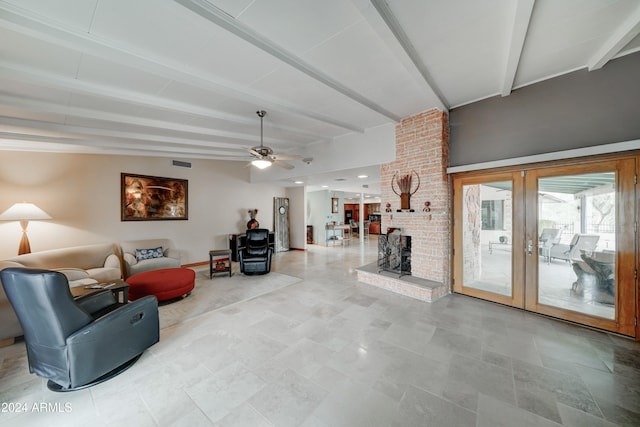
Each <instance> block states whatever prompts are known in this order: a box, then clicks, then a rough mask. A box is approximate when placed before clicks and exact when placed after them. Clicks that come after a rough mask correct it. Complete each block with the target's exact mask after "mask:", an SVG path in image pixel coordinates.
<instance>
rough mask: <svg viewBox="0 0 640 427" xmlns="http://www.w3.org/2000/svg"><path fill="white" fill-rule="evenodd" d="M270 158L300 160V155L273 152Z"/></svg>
mask: <svg viewBox="0 0 640 427" xmlns="http://www.w3.org/2000/svg"><path fill="white" fill-rule="evenodd" d="M271 158H272V159H273V160H302V156H299V155H297V154H274V155H272V156H271Z"/></svg>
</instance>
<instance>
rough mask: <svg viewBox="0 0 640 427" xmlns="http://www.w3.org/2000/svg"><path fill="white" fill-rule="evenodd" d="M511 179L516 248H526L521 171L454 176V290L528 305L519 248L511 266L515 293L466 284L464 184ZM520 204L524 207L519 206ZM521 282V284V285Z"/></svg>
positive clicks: (513, 243) (512, 303) (519, 306)
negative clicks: (503, 292)
mask: <svg viewBox="0 0 640 427" xmlns="http://www.w3.org/2000/svg"><path fill="white" fill-rule="evenodd" d="M500 181H511V182H512V184H513V191H512V194H513V195H514V198H512V205H513V207H514V208H513V210H512V212H513V217H512V227H513V228H512V229H513V230H514V232H513V233H512V247H513V248H521V247H524V246H523V245H524V240H523V237H522V236H521V235H520V234H519V233H517V232H515V231H516V230H518V229H522V227H523V226H524V224H523V221H524V216H523V214H522V211H523V209H522V206H523V203H524V201H523V200H522V198H517V197H516V195H517V194H522V186H523V178H522V177H521V174H520V171H500V172H495V173H488V172H486V171H485V172H484V173H482V174H473V175H471V174H469V175H466V174H465V176H462V177H458V176H457V175H456V176H454V177H453V196H454V203H453V206H454V210H453V233H452V234H453V239H452V241H453V249H454V252H453V253H454V255H453V260H452V264H453V266H452V271H453V281H452V283H453V285H452V290H453V292H457V293H462V294H465V295H469V296H473V297H476V298H483V299H489V300H492V301H495V302H499V303H500V304H505V305H509V306H512V307H517V308H523V307H524V292H523V286H522V283H523V281H524V269H523V268H522V267H520V265H521V264H522V257H523V253H522V251H519V250H514V251H513V257H512V265H511V296H506V295H501V294H495V293H491V292H487V291H483V290H480V289H475V288H471V287H467V286H465V285H464V283H463V252H464V248H463V239H462V224H463V223H464V221H463V218H462V206H463V203H464V202H463V200H462V197H463V191H462V189H463V186H465V185H476V184H485V183H490V182H500ZM517 206H521V208H519V209H516V207H517ZM517 284H520V286H517Z"/></svg>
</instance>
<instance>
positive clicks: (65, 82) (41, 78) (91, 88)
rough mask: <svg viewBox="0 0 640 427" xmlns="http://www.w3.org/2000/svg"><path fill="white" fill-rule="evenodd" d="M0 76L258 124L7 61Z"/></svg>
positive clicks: (169, 109) (242, 118) (162, 108)
mask: <svg viewBox="0 0 640 427" xmlns="http://www.w3.org/2000/svg"><path fill="white" fill-rule="evenodd" d="M0 77H2V78H5V79H11V80H14V81H19V82H25V83H29V84H35V85H40V86H45V87H50V88H53V89H58V90H65V91H70V92H72V93H78V94H85V95H91V96H98V97H101V98H107V99H112V100H115V101H120V102H125V103H127V104H132V105H140V106H144V107H146V108H152V109H160V110H165V111H172V112H176V113H184V114H190V115H193V116H197V117H201V118H205V119H211V118H217V119H220V120H225V121H231V122H234V123H240V124H243V125H249V126H257V122H256V120H255V119H250V118H248V117H240V116H236V115H229V114H226V113H221V112H219V111H216V110H212V109H210V108H205V107H198V106H195V105H192V104H187V103H185V102H180V101H173V100H170V99H167V98H163V97H159V96H155V95H148V94H143V93H139V92H133V91H130V90H124V89H120V88H116V87H112V86H105V85H100V84H97V83H88V82H85V81H82V80H76V79H72V78H65V77H60V76H58V75H55V74H53V73H50V72H46V71H42V70H36V69H33V68H27V67H22V66H19V65H16V64H9V63H6V62H5V63H1V64H0ZM280 129H282V130H284V131H288V132H292V133H297V134H300V135H305V136H307V137H309V138H313V139H325V137H324V136H321V135H317V134H313V133H309V132H305V131H301V130H299V129H294V128H290V127H286V126H281V127H280Z"/></svg>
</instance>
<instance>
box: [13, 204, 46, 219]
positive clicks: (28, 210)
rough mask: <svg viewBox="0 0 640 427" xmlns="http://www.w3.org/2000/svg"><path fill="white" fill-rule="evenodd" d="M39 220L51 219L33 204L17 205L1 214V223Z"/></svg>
mask: <svg viewBox="0 0 640 427" xmlns="http://www.w3.org/2000/svg"><path fill="white" fill-rule="evenodd" d="M38 219H51V217H50V216H49V214H48V213H46V212H45V211H43V210H42V209H40V208H39V207H37V206H36V205H34V204H33V203H16V204H14V205H13V206H11V207H10V208H9V209H7V210H6V211H4V212H2V214H0V221H31V220H38Z"/></svg>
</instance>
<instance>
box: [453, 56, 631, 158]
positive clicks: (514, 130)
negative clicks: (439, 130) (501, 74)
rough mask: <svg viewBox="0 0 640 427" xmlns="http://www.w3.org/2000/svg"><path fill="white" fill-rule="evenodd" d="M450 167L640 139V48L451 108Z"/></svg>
mask: <svg viewBox="0 0 640 427" xmlns="http://www.w3.org/2000/svg"><path fill="white" fill-rule="evenodd" d="M449 123H450V126H451V128H450V136H451V138H450V150H451V151H450V166H462V165H467V164H473V163H480V162H487V161H492V160H502V159H508V158H513V157H521V156H529V155H534V154H542V153H549V152H554V151H560V150H569V149H575V148H584V147H591V146H595V145H602V144H609V143H614V142H624V141H629V140H634V139H640V52H638V53H634V54H632V55H627V56H625V57H622V58H619V59H616V60H613V61H610V62H609V63H608V64H606V65H605V66H604V67H603V68H601V69H600V70H596V71H591V72H589V71H587V70H586V69H584V70H579V71H576V72H573V73H570V74H565V75H563V76H560V77H556V78H554V79H550V80H546V81H543V82H540V83H536V84H533V85H530V86H526V87H523V88H521V89H517V90H515V91H513V93H512V94H511V95H509V96H507V97H504V98H503V97H500V96H497V97H493V98H489V99H486V100H483V101H479V102H476V103H473V104H469V105H465V106H462V107H459V108H455V109H453V110H451V111H450V115H449Z"/></svg>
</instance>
